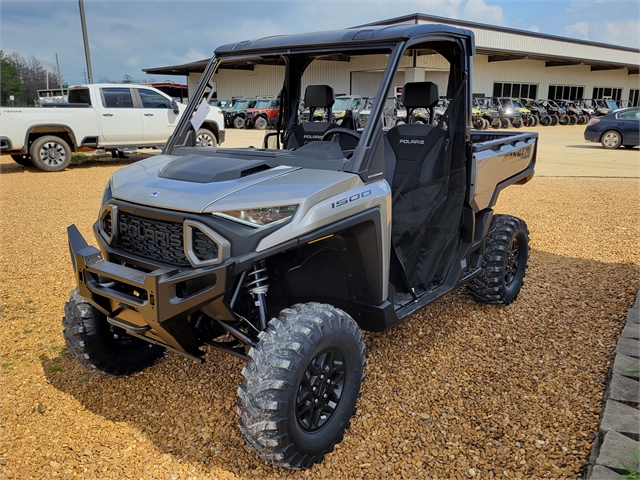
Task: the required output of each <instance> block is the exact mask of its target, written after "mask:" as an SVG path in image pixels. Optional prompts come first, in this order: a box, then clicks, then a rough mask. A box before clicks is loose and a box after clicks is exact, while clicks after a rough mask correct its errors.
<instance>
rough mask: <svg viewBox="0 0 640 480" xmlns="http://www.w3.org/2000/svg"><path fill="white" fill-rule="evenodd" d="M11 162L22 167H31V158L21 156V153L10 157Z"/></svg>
mask: <svg viewBox="0 0 640 480" xmlns="http://www.w3.org/2000/svg"><path fill="white" fill-rule="evenodd" d="M11 158H13V161H14V162H16V163H17V164H18V165H22V166H23V167H33V162H32V161H31V156H29V155H23V154H21V153H16V154H13V155H11Z"/></svg>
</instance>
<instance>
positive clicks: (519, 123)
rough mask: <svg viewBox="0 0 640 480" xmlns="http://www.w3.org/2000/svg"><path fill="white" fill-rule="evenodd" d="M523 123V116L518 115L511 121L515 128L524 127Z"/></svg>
mask: <svg viewBox="0 0 640 480" xmlns="http://www.w3.org/2000/svg"><path fill="white" fill-rule="evenodd" d="M522 124H523V121H522V117H516V118H514V119H513V121H512V122H511V125H512V126H513V128H520V127H522Z"/></svg>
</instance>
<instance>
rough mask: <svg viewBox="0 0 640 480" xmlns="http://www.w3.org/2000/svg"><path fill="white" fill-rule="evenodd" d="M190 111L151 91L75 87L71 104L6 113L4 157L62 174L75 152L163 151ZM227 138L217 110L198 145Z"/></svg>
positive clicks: (1, 138)
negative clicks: (181, 120)
mask: <svg viewBox="0 0 640 480" xmlns="http://www.w3.org/2000/svg"><path fill="white" fill-rule="evenodd" d="M52 107H53V108H52ZM185 108H186V106H185V105H183V104H181V103H178V102H176V101H175V100H172V99H171V97H169V96H168V95H166V94H164V93H163V92H161V91H159V90H156V89H155V88H153V87H149V86H146V85H134V84H91V85H80V86H76V87H71V88H69V103H68V104H63V105H61V104H56V105H55V106H54V105H51V106H49V107H47V108H2V109H0V153H2V154H3V155H5V154H8V155H11V157H12V158H13V159H14V160H15V161H16V162H17V163H19V164H21V165H24V166H30V165H35V166H36V167H38V168H40V169H41V170H44V171H47V172H56V171H60V170H64V169H65V168H66V167H67V166H68V165H69V162H70V161H71V152H77V151H90V150H95V149H98V148H104V149H105V150H111V151H114V150H117V149H121V148H124V147H159V146H162V145H164V144H165V143H166V142H167V139H168V138H169V137H170V136H171V134H172V133H173V131H174V129H175V126H176V125H177V123H178V120H179V118H180V115H182V113H183V112H184V110H185ZM224 134H225V131H224V117H223V115H222V112H221V111H220V109H219V108H218V107H211V108H210V110H209V112H208V113H207V116H206V118H205V120H204V122H203V123H202V125H201V126H200V128H199V129H198V131H197V134H196V143H197V144H199V145H202V146H208V147H211V146H214V147H215V146H216V145H219V144H221V143H222V142H223V141H224Z"/></svg>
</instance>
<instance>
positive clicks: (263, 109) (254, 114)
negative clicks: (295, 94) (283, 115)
mask: <svg viewBox="0 0 640 480" xmlns="http://www.w3.org/2000/svg"><path fill="white" fill-rule="evenodd" d="M278 115H280V99H278V98H267V99H262V100H258V101H257V102H256V104H255V105H254V106H253V108H249V109H248V110H247V113H246V118H245V121H244V125H245V127H247V128H256V129H257V130H266V128H267V127H273V126H275V124H276V122H277V120H278Z"/></svg>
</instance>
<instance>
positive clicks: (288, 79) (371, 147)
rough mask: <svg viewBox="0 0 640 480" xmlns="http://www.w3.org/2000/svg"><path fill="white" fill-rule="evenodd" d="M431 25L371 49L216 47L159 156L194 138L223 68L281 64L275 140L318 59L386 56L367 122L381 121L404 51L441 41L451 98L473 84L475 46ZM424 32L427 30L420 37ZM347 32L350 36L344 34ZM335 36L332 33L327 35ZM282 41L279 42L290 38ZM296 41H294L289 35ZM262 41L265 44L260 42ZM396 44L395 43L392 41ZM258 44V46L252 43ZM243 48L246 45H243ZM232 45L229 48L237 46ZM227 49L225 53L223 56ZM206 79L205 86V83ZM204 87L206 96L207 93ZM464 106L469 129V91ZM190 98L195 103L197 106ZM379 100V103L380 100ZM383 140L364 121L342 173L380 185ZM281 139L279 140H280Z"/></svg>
mask: <svg viewBox="0 0 640 480" xmlns="http://www.w3.org/2000/svg"><path fill="white" fill-rule="evenodd" d="M423 27H434V26H433V25H417V26H413V27H408V28H407V27H405V28H403V32H406V31H409V32H410V33H413V32H414V31H415V35H407V36H409V38H396V39H389V40H388V41H386V42H381V43H374V44H370V45H368V44H358V43H345V44H339V45H336V44H333V45H326V46H325V45H313V46H303V47H301V48H293V47H290V48H286V49H282V50H280V51H278V50H274V51H269V52H266V51H265V52H259V51H252V50H251V49H249V48H248V49H247V51H242V49H239V51H234V50H233V48H228V46H224V47H220V48H218V49H217V50H216V53H218V52H220V56H217V55H215V54H214V55H213V57H212V58H211V60H210V61H209V63H208V64H207V66H206V68H205V70H204V72H203V74H202V78H203V81H200V82H198V85H197V87H196V89H195V91H194V93H193V95H192V97H191V98H192V101H190V102H189V104H188V106H187V109H186V112H185V114H184V115H182V116H181V118H180V120H179V122H178V125H177V126H176V130H175V134H174V135H172V136H171V138H170V139H169V141H168V142H167V144H166V145H165V148H164V150H163V153H165V154H171V151H172V150H173V149H174V148H176V147H179V146H186V144H187V142H188V137H189V134H190V133H191V135H195V132H194V131H193V128H192V127H191V126H190V125H191V124H190V119H191V117H192V115H193V113H194V112H195V110H196V109H197V107H198V106H199V105H200V102H201V101H202V100H201V99H203V98H204V99H205V100H206V102H207V103H208V102H209V100H210V99H211V98H212V97H213V94H214V83H213V79H212V77H213V74H214V73H215V72H216V71H218V69H219V68H220V67H221V66H222V65H251V64H253V65H255V64H271V65H273V64H280V65H284V66H285V74H284V83H283V86H282V89H281V91H280V93H279V94H278V98H279V99H280V105H281V108H280V115H279V117H278V121H277V124H276V129H277V133H278V137H281V136H284V135H288V134H290V132H291V130H292V128H293V127H295V125H296V122H297V115H298V109H297V106H298V105H299V104H300V100H301V95H302V76H303V74H304V72H305V70H306V69H307V67H308V66H309V65H310V64H311V63H312V62H313V61H314V60H316V59H319V58H322V57H328V56H339V55H349V53H351V54H356V53H357V54H366V53H370V54H375V53H376V52H377V53H388V54H389V61H388V63H387V66H386V68H385V71H384V75H383V78H382V81H381V82H380V85H379V87H378V91H377V93H376V95H375V98H376V100H375V101H374V104H373V107H372V109H371V113H370V118H379V117H380V115H381V114H382V110H383V108H384V99H385V98H386V97H387V93H388V92H389V91H390V89H391V83H392V81H393V78H394V76H395V74H396V72H397V71H398V68H399V66H400V63H401V61H402V58H403V55H404V54H405V52H406V51H407V50H410V49H411V47H412V46H416V45H419V44H423V43H426V42H429V43H435V42H444V44H448V45H451V46H452V48H449V49H444V51H436V53H439V54H441V55H443V56H444V57H445V58H446V59H447V60H448V61H449V62H450V65H451V70H450V75H449V84H448V86H447V96H449V95H451V94H452V92H454V91H455V90H456V86H457V85H458V84H459V82H462V81H464V78H465V76H466V77H467V81H468V82H469V84H470V80H471V58H470V57H471V55H473V53H474V51H475V46H474V42H473V34H472V33H471V32H469V31H467V30H460V29H455V28H453V27H445V26H436V27H442V29H443V30H444V31H441V30H436V31H431V30H433V28H429V29H427V28H423ZM423 30H427V31H426V32H424V31H423ZM346 32H350V31H349V30H347V31H346ZM329 33H334V32H329ZM289 37H290V36H285V37H283V38H289ZM292 37H295V36H292ZM263 40H264V39H263ZM392 40H395V41H392ZM256 42H259V41H256ZM245 43H246V42H245ZM236 46H237V45H233V46H232V47H236ZM225 48H227V51H225ZM204 79H208V81H204ZM207 88H209V90H210V91H209V92H208V93H205V92H206V90H207ZM467 90H468V91H467V96H468V97H469V98H468V101H467V102H463V105H464V108H465V109H466V111H465V116H466V117H468V122H467V125H469V122H470V116H471V109H470V108H469V107H468V105H471V92H470V89H467ZM193 99H196V100H195V101H194V100H193ZM380 99H382V101H380ZM381 138H382V126H381V125H380V122H367V123H366V125H365V127H364V130H363V131H362V136H361V139H360V141H359V142H358V145H357V147H356V149H355V151H354V153H353V156H352V157H351V158H350V160H349V162H348V163H347V164H346V166H345V168H344V170H345V171H348V172H351V173H356V174H358V175H360V176H361V177H362V179H363V181H364V182H365V183H368V182H372V181H376V180H380V179H381V178H383V176H384V168H383V165H384V159H383V158H375V157H379V156H380V155H375V153H376V150H377V145H378V141H379V140H381ZM469 138H470V132H467V139H469ZM280 139H281V138H278V140H280Z"/></svg>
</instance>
